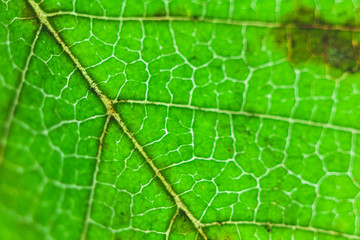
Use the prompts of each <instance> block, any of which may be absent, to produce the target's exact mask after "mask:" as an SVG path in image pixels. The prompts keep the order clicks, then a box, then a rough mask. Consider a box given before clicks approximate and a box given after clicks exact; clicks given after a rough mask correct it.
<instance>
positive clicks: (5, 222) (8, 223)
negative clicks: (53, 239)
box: [0, 204, 45, 240]
mask: <svg viewBox="0 0 360 240" xmlns="http://www.w3.org/2000/svg"><path fill="white" fill-rule="evenodd" d="M0 214H1V218H0V230H1V233H2V238H3V239H13V240H21V239H23V238H24V234H25V235H26V238H27V239H29V240H39V239H45V236H44V233H42V232H41V231H40V230H38V229H36V224H33V223H26V224H25V223H23V222H20V221H19V220H18V219H17V218H16V217H15V216H14V215H12V214H11V213H9V212H8V209H6V207H5V206H3V205H2V204H0ZM14 230H16V231H14ZM20 230H21V231H20Z"/></svg>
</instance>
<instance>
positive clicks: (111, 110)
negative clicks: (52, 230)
mask: <svg viewBox="0 0 360 240" xmlns="http://www.w3.org/2000/svg"><path fill="white" fill-rule="evenodd" d="M28 1H29V3H30V5H31V6H32V7H33V9H34V11H35V13H36V15H37V16H38V18H39V20H40V22H41V23H42V24H44V25H45V26H46V27H47V29H48V30H49V31H50V32H51V34H52V35H53V36H54V38H55V39H56V41H57V42H58V43H59V44H60V45H61V47H62V48H63V50H64V51H65V52H66V53H67V54H68V55H69V57H70V58H71V60H72V61H73V62H74V64H75V66H76V67H77V68H78V69H79V70H80V72H81V73H82V75H83V76H84V78H85V79H86V81H87V82H88V84H89V85H90V87H91V88H92V89H93V90H94V91H95V93H96V95H97V96H98V97H99V98H100V99H101V101H102V102H103V104H104V105H105V107H106V109H107V112H108V114H109V116H111V117H113V118H114V119H115V120H116V122H117V123H118V124H119V125H120V127H121V128H122V130H123V131H124V132H125V134H126V135H127V136H128V137H129V139H131V141H132V143H133V144H134V146H135V148H136V149H137V150H138V151H139V152H140V154H141V155H142V156H143V157H144V159H145V160H146V162H147V163H148V164H149V165H150V167H151V168H152V170H153V171H154V173H155V175H156V176H157V177H158V178H159V179H160V181H161V182H162V183H163V185H164V186H165V188H166V190H167V191H168V192H169V194H170V195H171V196H172V197H173V199H174V201H175V203H176V205H177V206H178V208H180V209H181V210H183V211H184V212H185V214H186V215H187V216H188V218H189V219H190V221H191V222H192V223H193V224H194V226H195V228H196V229H197V231H198V232H199V234H200V235H201V236H202V237H203V238H204V239H205V240H206V239H207V237H206V235H205V233H204V232H203V230H202V224H201V223H200V221H199V220H198V219H196V218H195V216H194V215H193V214H192V213H191V212H190V211H189V210H188V208H187V207H186V205H185V204H184V203H183V202H182V201H181V199H180V197H179V196H178V195H177V194H176V193H175V191H174V190H173V189H172V187H171V185H170V184H169V183H168V182H167V180H166V179H165V178H164V176H163V175H162V174H161V172H160V170H159V169H158V168H157V167H156V165H155V164H154V162H153V161H152V160H151V159H150V157H149V156H148V155H147V153H146V152H145V151H144V149H143V147H142V146H141V145H140V143H139V142H138V141H137V140H136V139H135V138H134V136H133V135H132V133H131V132H130V130H129V129H128V128H127V126H126V124H125V123H124V122H123V121H122V119H121V117H120V115H119V114H118V113H117V112H116V111H115V109H114V107H113V102H112V101H111V100H110V99H109V98H108V97H107V96H106V95H105V94H104V93H103V92H102V91H101V90H100V89H99V87H98V86H97V85H96V83H95V82H94V81H93V80H92V78H91V77H90V76H89V75H88V74H87V72H86V70H85V68H84V67H83V66H82V65H81V63H80V61H79V60H78V59H77V58H76V57H75V56H74V54H73V53H72V52H71V51H70V49H69V47H68V46H67V45H66V44H65V42H64V41H63V40H62V39H61V38H60V36H59V34H58V33H57V32H56V30H55V29H54V28H53V26H52V25H51V23H50V22H49V20H48V19H47V15H46V14H45V13H44V12H43V10H42V9H41V8H40V7H39V5H38V4H37V3H36V2H35V1H34V0H28ZM85 230H86V229H85ZM85 234H86V233H85Z"/></svg>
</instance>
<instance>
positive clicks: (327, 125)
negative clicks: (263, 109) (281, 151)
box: [114, 100, 360, 134]
mask: <svg viewBox="0 0 360 240" xmlns="http://www.w3.org/2000/svg"><path fill="white" fill-rule="evenodd" d="M114 103H134V104H146V105H155V106H164V107H174V108H183V109H188V110H196V111H203V112H213V113H220V114H227V115H239V116H246V117H257V118H263V119H269V120H276V121H282V122H288V123H297V124H303V125H306V126H311V127H321V128H325V129H331V130H337V131H343V132H349V133H353V134H360V129H356V128H351V127H346V126H340V125H335V124H331V123H322V122H316V121H311V120H304V119H299V118H290V117H282V116H276V115H271V114H264V113H252V112H245V111H235V110H233V111H232V110H222V109H218V108H204V107H197V106H192V105H190V104H187V105H185V104H177V103H165V102H157V101H141V100H118V101H114Z"/></svg>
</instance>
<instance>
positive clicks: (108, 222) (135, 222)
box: [91, 121, 175, 232]
mask: <svg viewBox="0 0 360 240" xmlns="http://www.w3.org/2000/svg"><path fill="white" fill-rule="evenodd" d="M102 147H103V152H102V155H101V163H100V166H99V173H98V175H97V179H96V181H97V184H96V188H95V189H96V190H95V197H94V199H95V200H94V205H93V209H92V216H91V218H92V219H93V220H94V221H95V222H97V223H99V224H101V225H102V226H104V227H107V228H108V227H111V228H112V229H124V228H129V227H134V228H136V229H141V230H143V231H145V230H153V231H159V232H166V229H167V226H168V224H169V222H170V219H171V218H172V215H173V214H174V211H175V209H174V205H175V203H174V202H173V200H172V198H171V197H170V195H168V193H167V191H166V189H165V188H164V186H163V185H162V183H161V182H160V181H159V180H158V179H157V178H155V174H154V172H153V170H152V169H151V168H150V166H149V165H148V164H147V163H146V162H145V160H144V159H143V157H142V156H141V155H140V154H139V152H138V151H137V150H135V149H134V146H133V144H132V142H131V141H130V140H129V139H128V137H127V136H126V135H124V134H123V133H122V132H121V130H120V127H119V126H118V124H117V123H116V122H114V121H111V122H110V125H109V127H108V129H107V134H106V135H105V139H104V142H103V144H102Z"/></svg>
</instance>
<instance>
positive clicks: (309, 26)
mask: <svg viewBox="0 0 360 240" xmlns="http://www.w3.org/2000/svg"><path fill="white" fill-rule="evenodd" d="M44 15H45V16H46V17H56V16H67V15H70V16H76V17H83V18H91V19H99V20H107V21H158V22H162V21H178V22H205V23H215V24H227V25H236V26H253V27H266V28H301V29H322V30H338V31H349V32H360V27H358V26H346V25H330V24H324V23H309V24H305V23H296V24H295V23H281V22H264V21H246V20H234V19H221V18H205V17H199V18H195V17H186V16H155V17H151V16H149V17H108V16H98V15H91V14H85V13H75V12H65V11H60V12H53V13H45V12H44Z"/></svg>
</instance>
